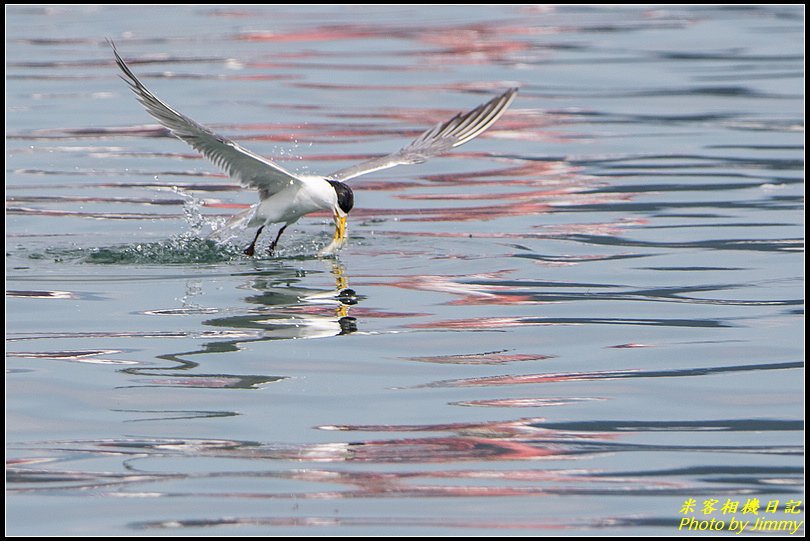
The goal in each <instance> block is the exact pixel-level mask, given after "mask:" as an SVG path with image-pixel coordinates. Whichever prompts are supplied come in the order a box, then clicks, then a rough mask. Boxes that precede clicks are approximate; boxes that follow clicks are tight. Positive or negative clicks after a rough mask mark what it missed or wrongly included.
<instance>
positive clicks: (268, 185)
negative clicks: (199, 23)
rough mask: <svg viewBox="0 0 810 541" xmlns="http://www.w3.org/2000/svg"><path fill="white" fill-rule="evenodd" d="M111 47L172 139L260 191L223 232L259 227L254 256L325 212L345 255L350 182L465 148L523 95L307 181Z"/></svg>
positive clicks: (250, 251) (508, 95) (508, 96)
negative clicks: (151, 84) (270, 236)
mask: <svg viewBox="0 0 810 541" xmlns="http://www.w3.org/2000/svg"><path fill="white" fill-rule="evenodd" d="M109 43H110V46H111V47H112V50H113V54H114V55H115V62H116V64H118V67H119V68H120V69H121V72H122V75H121V78H122V79H123V80H124V81H125V82H126V83H127V84H128V85H129V87H130V89H131V90H132V91H133V92H134V93H135V96H136V97H137V99H138V101H139V102H140V103H141V104H142V105H143V106H144V108H145V109H146V112H147V113H149V114H150V115H152V116H153V117H154V118H155V119H156V120H157V121H158V122H160V123H161V124H162V125H163V126H165V127H166V128H168V130H169V131H170V132H171V134H172V135H174V136H175V137H177V138H178V139H181V140H182V141H185V142H186V143H188V144H189V145H191V146H192V147H193V148H194V149H195V150H197V151H198V152H200V153H201V154H202V155H203V156H205V157H206V158H208V159H209V160H211V161H212V162H213V163H214V164H216V165H217V166H219V167H221V168H222V169H224V170H225V171H226V172H227V173H228V175H230V176H231V177H232V178H234V179H235V180H238V181H239V182H240V183H241V184H242V185H244V186H246V187H250V188H255V189H256V190H258V191H259V202H258V203H256V204H254V205H252V206H251V207H250V208H248V209H247V210H245V211H243V212H240V213H239V214H237V215H235V216H233V217H232V218H230V220H228V222H227V223H226V225H225V226H224V227H223V231H234V230H236V229H238V228H244V227H258V230H257V231H256V236H255V237H253V242H251V243H250V246H248V247H247V248H246V249H245V250H244V253H245V254H246V255H248V256H253V255H254V253H255V251H256V241H257V240H258V239H259V235H261V234H262V231H263V230H264V228H265V226H267V225H268V224H283V225H282V226H281V229H280V230H279V232H278V233H277V234H276V237H275V240H273V242H272V243H271V244H270V247H269V249H268V252H269V253H271V254H272V253H273V250H275V248H276V245H277V244H278V240H279V238H281V234H282V233H284V230H285V229H287V227H288V226H289V225H290V224H292V223H295V222H296V221H298V219H299V218H301V217H302V216H304V215H306V214H309V213H311V212H317V211H323V210H326V211H330V212H332V215H333V217H334V221H335V234H334V237H333V239H332V243H331V244H330V245H329V246H328V247H327V248H326V250H325V251H324V252H325V253H330V252H331V251H334V250H336V249H339V248H340V247H342V245H343V244H344V243H345V239H346V218H347V216H348V214H349V212H350V211H351V210H352V208H353V207H354V193H353V192H352V189H351V188H350V187H349V186H348V185H347V184H346V183H345V181H347V180H349V179H352V178H355V177H359V176H360V175H365V174H367V173H373V172H374V171H380V170H382V169H388V168H389V167H394V166H396V165H406V164H416V163H422V162H424V161H425V160H427V159H428V158H431V157H433V156H436V155H439V154H443V153H445V152H447V151H449V150H451V149H453V148H455V147H457V146H460V145H463V144H464V143H466V142H467V141H470V140H471V139H473V138H475V137H477V136H478V135H480V134H481V133H482V132H483V131H484V130H486V129H487V128H489V127H490V126H491V125H492V124H494V123H495V122H496V121H497V120H498V119H499V118H500V117H501V115H503V113H504V112H505V111H506V109H507V107H509V104H511V103H512V100H513V99H514V97H515V94H516V93H517V91H518V89H517V88H510V89H509V90H507V91H506V92H504V93H503V94H501V95H500V96H497V97H495V98H493V99H491V100H490V101H488V102H486V103H484V104H482V105H479V106H478V107H476V108H475V109H473V110H471V111H469V112H466V113H459V114H457V115H455V116H454V117H453V118H451V119H450V120H447V121H446V122H440V123H438V124H436V125H435V126H434V127H432V128H431V129H429V130H427V131H426V132H425V133H423V134H422V135H420V136H419V137H417V138H416V139H414V140H413V141H412V142H411V143H410V144H408V145H406V146H405V147H403V148H402V149H401V150H399V151H397V152H394V153H392V154H388V155H387V156H382V157H378V158H372V159H370V160H366V161H364V162H361V163H358V164H356V165H353V166H351V167H346V168H344V169H340V170H338V171H335V172H334V173H331V174H329V175H325V176H317V175H302V174H297V173H291V172H290V171H287V170H286V169H284V168H283V167H281V166H280V165H278V164H277V163H274V162H273V161H271V160H268V159H266V158H262V157H261V156H259V155H257V154H254V153H253V152H251V151H250V150H248V149H246V148H244V147H242V146H241V145H239V144H237V143H236V142H234V141H231V140H230V139H228V138H226V137H223V136H221V135H218V134H216V133H214V132H213V131H211V130H210V129H208V128H206V127H205V126H202V125H201V124H198V123H197V122H195V121H193V120H192V119H190V118H189V117H187V116H185V115H183V114H181V113H179V112H177V111H176V110H174V109H173V108H172V107H170V106H169V105H168V104H167V103H166V102H164V101H163V100H161V99H160V98H158V97H157V96H155V95H154V94H153V93H152V91H151V90H149V89H148V88H147V87H146V86H145V85H144V84H143V83H142V82H141V81H140V80H139V79H138V78H137V77H136V76H135V74H134V73H133V72H132V70H131V69H130V68H129V66H128V65H127V64H126V62H124V60H123V59H122V58H121V56H120V55H119V54H118V50H117V49H116V47H115V44H114V43H113V42H112V41H109ZM217 233H222V231H218V232H217Z"/></svg>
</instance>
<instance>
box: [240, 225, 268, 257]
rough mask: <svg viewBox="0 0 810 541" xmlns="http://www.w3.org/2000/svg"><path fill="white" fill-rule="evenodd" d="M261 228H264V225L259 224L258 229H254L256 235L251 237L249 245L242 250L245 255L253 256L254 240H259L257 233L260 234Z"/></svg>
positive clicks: (254, 249)
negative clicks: (251, 240)
mask: <svg viewBox="0 0 810 541" xmlns="http://www.w3.org/2000/svg"><path fill="white" fill-rule="evenodd" d="M262 229H264V226H261V227H260V228H259V230H258V231H256V236H255V237H253V242H251V243H250V246H248V247H247V248H245V251H244V252H243V253H244V254H245V255H247V256H251V257H253V254H254V253H256V241H257V240H259V235H261V234H262Z"/></svg>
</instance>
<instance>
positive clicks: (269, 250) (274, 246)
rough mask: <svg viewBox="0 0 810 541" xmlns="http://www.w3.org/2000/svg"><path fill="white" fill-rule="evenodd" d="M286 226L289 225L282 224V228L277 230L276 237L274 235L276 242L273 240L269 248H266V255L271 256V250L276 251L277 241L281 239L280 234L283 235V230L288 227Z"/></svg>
mask: <svg viewBox="0 0 810 541" xmlns="http://www.w3.org/2000/svg"><path fill="white" fill-rule="evenodd" d="M288 225H290V224H284V226H282V228H281V229H279V230H278V235H276V240H274V241H273V242H272V243H271V244H270V248H268V249H267V253H268V254H270V255H272V254H273V250H275V249H276V244H278V239H280V238H281V234H282V233H284V230H285V229H287V226H288Z"/></svg>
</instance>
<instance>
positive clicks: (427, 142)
mask: <svg viewBox="0 0 810 541" xmlns="http://www.w3.org/2000/svg"><path fill="white" fill-rule="evenodd" d="M517 91H518V89H517V88H510V89H509V90H507V91H506V92H504V93H503V94H501V95H500V96H498V97H496V98H493V99H491V100H489V101H488V102H487V103H484V104H483V105H479V106H478V107H476V108H475V109H473V110H472V111H469V112H467V113H459V114H457V115H456V116H454V117H453V118H451V119H450V120H448V121H447V122H440V123H439V124H436V125H435V126H434V127H433V128H431V129H429V130H428V131H426V132H425V133H423V134H422V135H420V136H419V137H417V138H416V139H415V140H413V141H412V142H411V143H410V144H409V145H408V146H406V147H404V148H403V149H402V150H400V151H398V152H394V153H393V154H389V155H387V156H382V157H380V158H372V159H370V160H367V161H364V162H361V163H358V164H357V165H353V166H351V167H347V168H345V169H341V170H339V171H335V172H334V173H332V174H331V175H327V178H330V179H333V180H339V181H344V180H348V179H350V178H354V177H359V176H360V175H365V174H366V173H372V172H374V171H380V170H381V169H388V168H389V167H394V166H395V165H406V164H413V163H422V162H424V161H425V160H427V159H428V158H431V157H433V156H437V155H439V154H443V153H445V152H447V151H448V150H450V149H452V148H455V147H457V146H460V145H463V144H464V143H466V142H467V141H469V140H471V139H473V138H475V137H477V136H478V135H480V134H481V133H482V132H483V131H484V130H486V129H487V128H489V127H490V126H492V124H494V123H495V121H497V120H498V119H499V118H501V115H502V114H503V113H504V112H505V111H506V108H507V107H509V104H510V103H512V100H513V99H514V98H515V94H517Z"/></svg>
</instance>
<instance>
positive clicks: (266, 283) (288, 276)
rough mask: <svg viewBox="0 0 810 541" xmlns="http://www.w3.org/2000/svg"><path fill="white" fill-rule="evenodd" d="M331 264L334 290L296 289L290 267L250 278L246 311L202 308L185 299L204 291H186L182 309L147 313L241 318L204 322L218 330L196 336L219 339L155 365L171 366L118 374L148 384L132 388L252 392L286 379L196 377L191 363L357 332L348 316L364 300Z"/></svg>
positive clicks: (298, 277)
mask: <svg viewBox="0 0 810 541" xmlns="http://www.w3.org/2000/svg"><path fill="white" fill-rule="evenodd" d="M329 263H331V268H330V270H329V272H331V274H332V275H333V277H334V280H335V287H334V289H328V290H318V289H313V288H310V287H304V286H302V285H300V283H301V282H302V278H303V277H304V274H303V273H302V271H300V270H298V269H295V268H292V267H289V266H274V267H273V268H272V269H261V270H257V271H255V272H254V273H252V274H251V276H252V278H251V280H250V281H249V282H248V283H246V284H245V285H244V286H242V287H244V288H247V289H250V290H251V291H254V292H256V293H255V294H253V295H250V296H248V297H246V298H245V299H244V300H245V302H246V303H247V304H248V305H249V306H248V307H247V308H245V307H244V306H242V307H239V308H237V309H229V308H224V309H212V308H203V307H201V306H200V305H199V304H198V303H196V302H194V300H193V299H191V298H189V297H190V296H194V295H199V294H201V293H202V288H200V287H190V288H187V291H186V296H185V297H183V304H184V309H182V310H179V311H178V310H154V311H150V312H149V313H150V314H153V315H173V314H178V313H186V314H194V313H196V314H200V313H222V312H226V313H227V312H231V313H232V312H234V311H238V312H239V314H238V315H231V316H226V317H218V318H213V319H208V320H205V321H203V322H202V324H203V325H204V326H207V327H215V328H217V329H218V330H215V331H211V330H208V331H203V332H201V333H200V334H199V336H201V337H203V338H205V337H208V336H214V337H216V338H217V339H216V340H212V341H210V342H206V343H204V344H203V345H202V346H201V347H200V348H199V349H196V350H191V351H184V352H179V353H167V354H163V355H159V356H158V358H159V359H162V360H164V361H170V362H171V365H170V366H166V367H154V366H150V367H149V368H144V367H133V368H127V369H124V370H122V371H123V372H126V373H129V374H131V375H137V376H149V378H150V379H149V380H146V381H144V380H140V381H139V382H138V383H139V384H138V385H136V386H142V385H147V386H172V387H175V386H176V387H206V388H229V389H233V388H242V389H256V388H258V387H260V386H263V385H264V384H267V383H272V382H275V381H280V380H283V379H286V377H284V376H272V375H244V374H225V373H217V374H200V373H197V369H198V367H199V366H200V363H199V362H196V361H193V360H191V357H194V356H197V355H203V354H210V353H231V352H237V351H240V350H242V349H243V347H244V345H245V344H248V343H250V342H264V341H268V340H291V339H304V338H325V337H331V336H339V335H346V334H351V333H353V332H356V331H357V319H356V318H354V317H352V316H350V315H349V310H350V309H351V307H352V306H353V305H355V304H357V303H358V302H359V301H360V300H361V299H362V297H361V296H360V295H358V294H357V293H356V292H355V291H354V290H353V289H351V288H349V280H348V277H347V276H346V273H345V268H344V266H343V265H342V264H341V263H339V262H337V261H332V262H329ZM190 292H196V293H191V294H190ZM219 329H221V330H219ZM222 338H225V340H223V339H222ZM155 377H159V379H155Z"/></svg>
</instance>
